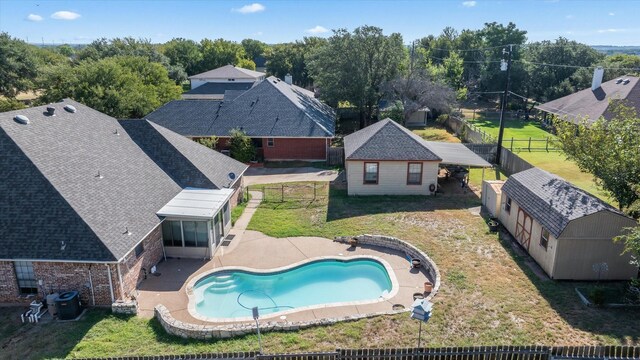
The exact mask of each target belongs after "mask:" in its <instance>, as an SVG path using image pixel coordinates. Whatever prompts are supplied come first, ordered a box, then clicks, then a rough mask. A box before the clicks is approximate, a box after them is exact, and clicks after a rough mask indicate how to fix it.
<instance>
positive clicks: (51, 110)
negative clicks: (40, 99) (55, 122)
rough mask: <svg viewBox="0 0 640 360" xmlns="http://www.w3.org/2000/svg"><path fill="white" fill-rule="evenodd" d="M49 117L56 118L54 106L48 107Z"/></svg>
mask: <svg viewBox="0 0 640 360" xmlns="http://www.w3.org/2000/svg"><path fill="white" fill-rule="evenodd" d="M47 115H48V116H56V108H54V107H53V106H47Z"/></svg>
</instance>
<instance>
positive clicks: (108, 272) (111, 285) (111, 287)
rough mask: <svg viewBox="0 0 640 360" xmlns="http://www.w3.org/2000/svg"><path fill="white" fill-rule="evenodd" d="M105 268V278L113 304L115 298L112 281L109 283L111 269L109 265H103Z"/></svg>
mask: <svg viewBox="0 0 640 360" xmlns="http://www.w3.org/2000/svg"><path fill="white" fill-rule="evenodd" d="M105 265H106V266H107V277H108V278H109V291H110V292H111V302H112V303H114V302H115V301H116V298H115V297H114V296H113V281H111V268H110V267H109V264H105Z"/></svg>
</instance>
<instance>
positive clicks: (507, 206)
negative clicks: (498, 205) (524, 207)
mask: <svg viewBox="0 0 640 360" xmlns="http://www.w3.org/2000/svg"><path fill="white" fill-rule="evenodd" d="M504 211H506V212H507V214H510V213H511V198H510V197H507V201H505V202H504Z"/></svg>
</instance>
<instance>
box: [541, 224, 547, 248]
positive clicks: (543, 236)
mask: <svg viewBox="0 0 640 360" xmlns="http://www.w3.org/2000/svg"><path fill="white" fill-rule="evenodd" d="M548 245H549V230H547V229H545V228H542V234H540V246H542V247H543V248H544V249H545V250H547V246H548Z"/></svg>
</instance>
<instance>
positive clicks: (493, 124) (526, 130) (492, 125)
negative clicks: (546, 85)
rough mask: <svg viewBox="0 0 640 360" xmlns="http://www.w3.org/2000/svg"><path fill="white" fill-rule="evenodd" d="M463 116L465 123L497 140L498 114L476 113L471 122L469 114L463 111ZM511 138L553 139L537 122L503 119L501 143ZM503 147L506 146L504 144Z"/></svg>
mask: <svg viewBox="0 0 640 360" xmlns="http://www.w3.org/2000/svg"><path fill="white" fill-rule="evenodd" d="M463 114H464V116H465V120H466V121H468V122H470V123H472V124H473V125H475V126H477V127H479V128H480V129H482V130H484V131H485V132H487V133H488V134H489V135H491V136H493V137H494V138H496V139H497V138H498V132H499V129H500V114H498V113H494V112H491V113H488V114H485V113H478V112H477V113H476V116H475V120H473V117H472V113H471V112H469V111H464V112H463ZM512 137H513V138H515V139H529V137H531V138H534V139H546V138H547V137H551V138H552V139H555V136H554V135H553V134H551V133H549V132H547V131H546V130H545V129H543V128H542V127H541V126H540V123H539V122H537V121H524V120H521V119H515V118H509V117H507V118H506V119H505V127H504V135H503V141H504V142H507V141H508V140H511V138H512ZM523 144H524V143H520V145H523ZM505 146H507V145H506V144H505ZM514 147H515V146H514Z"/></svg>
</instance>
